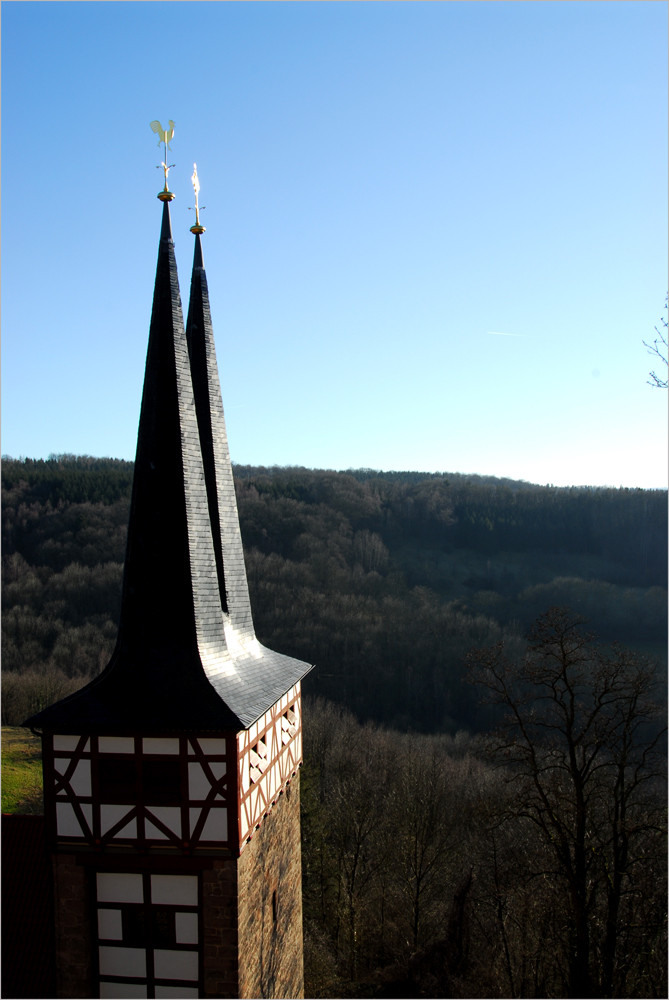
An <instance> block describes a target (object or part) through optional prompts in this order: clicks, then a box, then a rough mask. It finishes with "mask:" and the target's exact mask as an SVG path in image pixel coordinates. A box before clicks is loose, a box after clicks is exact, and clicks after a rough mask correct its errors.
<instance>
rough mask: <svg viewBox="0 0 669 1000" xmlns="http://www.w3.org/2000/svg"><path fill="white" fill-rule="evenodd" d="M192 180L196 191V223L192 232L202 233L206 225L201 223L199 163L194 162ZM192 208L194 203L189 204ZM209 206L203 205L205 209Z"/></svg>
mask: <svg viewBox="0 0 669 1000" xmlns="http://www.w3.org/2000/svg"><path fill="white" fill-rule="evenodd" d="M191 182H192V184H193V190H194V191H195V225H194V226H191V227H190V231H191V233H196V234H201V233H203V232H205V228H204V226H202V225H200V206H199V204H198V195H199V193H200V179H199V177H198V176H197V163H194V164H193V176H192V177H191ZM188 207H189V208H190V209H192V207H193V206H192V205H189V206H188ZM206 207H207V206H206V205H203V206H202V209H203V210H204V209H205V208H206Z"/></svg>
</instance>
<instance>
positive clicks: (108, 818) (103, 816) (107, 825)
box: [100, 806, 137, 837]
mask: <svg viewBox="0 0 669 1000" xmlns="http://www.w3.org/2000/svg"><path fill="white" fill-rule="evenodd" d="M131 809H132V807H131V806H100V830H101V832H102V836H103V837H104V835H105V834H106V833H108V832H109V831H110V830H111V828H112V827H113V826H116V824H117V823H118V822H120V820H122V819H123V817H124V816H128V815H129V814H130V812H131ZM115 836H117V837H136V836H137V820H136V819H135V818H134V817H133V818H132V819H131V820H129V821H128V822H127V823H126V825H125V826H123V827H121V829H120V830H118V831H117V833H116V834H115Z"/></svg>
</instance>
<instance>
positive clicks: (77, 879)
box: [53, 854, 95, 997]
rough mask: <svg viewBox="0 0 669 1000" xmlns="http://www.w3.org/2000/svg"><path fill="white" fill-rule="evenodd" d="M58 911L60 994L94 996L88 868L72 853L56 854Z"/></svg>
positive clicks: (54, 867) (55, 903) (57, 936)
mask: <svg viewBox="0 0 669 1000" xmlns="http://www.w3.org/2000/svg"><path fill="white" fill-rule="evenodd" d="M53 869H54V911H55V924H56V927H55V931H56V968H57V984H58V996H59V997H92V996H94V995H95V991H94V990H93V974H92V968H91V955H92V943H91V927H90V912H89V905H88V885H87V881H86V871H85V869H84V868H83V867H82V866H81V865H78V864H77V863H76V861H75V858H74V857H73V856H72V855H69V854H56V855H54V858H53Z"/></svg>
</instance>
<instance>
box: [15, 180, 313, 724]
mask: <svg viewBox="0 0 669 1000" xmlns="http://www.w3.org/2000/svg"><path fill="white" fill-rule="evenodd" d="M167 194H169V192H167ZM159 197H160V195H159ZM170 197H171V195H170ZM161 200H162V201H163V218H162V229H161V234H160V245H159V250H158V264H157V268H156V281H155V288H154V297H153V309H152V313H151V326H150V331H149V346H148V351H147V358H146V372H145V377H144V392H143V396H142V407H141V413H140V421H139V431H138V436H137V455H136V460H135V473H134V480H133V489H132V500H131V506H130V522H129V527H128V546H127V552H126V562H125V571H124V577H123V590H122V599H121V617H120V623H119V633H118V640H117V644H116V649H115V650H114V653H113V655H112V658H111V660H110V662H109V665H108V666H107V667H106V669H105V670H104V671H103V672H102V673H101V674H100V676H99V677H98V678H96V679H95V680H94V681H92V682H91V683H90V684H89V685H87V686H86V687H85V688H82V690H81V691H78V692H76V693H75V694H74V695H71V696H70V697H69V698H66V699H64V700H63V701H61V702H58V703H57V704H56V705H53V706H51V707H50V708H47V709H45V710H44V711H43V712H40V713H39V714H38V715H35V716H33V717H32V718H31V719H28V720H27V723H26V724H27V725H31V726H36V727H40V728H45V729H48V730H50V731H60V732H79V733H85V732H99V733H102V732H109V733H112V732H113V733H121V732H145V733H147V732H152V731H154V732H160V731H163V732H164V731H166V730H170V731H174V730H177V731H181V732H184V731H191V732H192V731H200V732H202V731H206V730H215V731H220V730H222V729H234V730H239V729H241V728H245V727H248V726H250V725H251V724H252V723H253V722H254V721H255V720H256V719H257V718H258V717H259V716H260V715H262V714H263V712H266V711H267V710H268V709H269V708H270V707H271V706H272V705H273V704H274V703H275V702H276V701H277V700H278V699H279V698H280V697H281V696H282V695H283V694H285V692H286V691H287V690H289V688H290V687H292V685H293V684H295V683H296V682H297V681H298V680H300V678H301V677H302V676H303V675H304V674H305V673H306V672H307V671H308V670H309V669H310V667H309V665H308V664H306V663H302V662H301V661H299V660H295V659H293V658H291V657H287V656H283V655H282V654H280V653H275V652H273V651H271V650H268V649H266V648H264V647H263V646H261V645H260V643H259V642H258V640H257V639H256V637H255V634H254V631H253V624H252V620H251V610H250V603H249V597H248V587H247V582H246V572H245V568H244V557H243V551H242V545H241V536H240V533H239V521H238V517H237V505H236V500H235V493H234V484H233V481H232V469H231V465H230V457H229V453H228V446H227V436H226V433H225V424H224V420H223V406H222V403H221V396H220V386H219V382H218V372H217V369H216V358H215V352H214V341H213V334H212V329H211V317H210V312H209V299H208V293H207V284H206V276H205V273H204V268H203V266H202V248H201V246H200V245H199V243H200V241H199V234H198V236H197V241H196V247H195V261H194V268H193V280H192V284H191V304H190V308H189V330H190V342H191V353H192V356H193V376H192V377H191V362H190V359H189V353H188V344H187V339H186V332H185V329H184V323H183V314H182V310H181V297H180V294H179V282H178V276H177V267H176V261H175V256H174V243H173V241H172V232H171V224H170V214H169V199H168V198H167V197H164V198H161ZM194 383H195V385H194ZM198 423H199V425H200V426H199V427H198ZM200 434H202V439H203V440H202V444H201V440H200ZM203 456H204V458H203ZM212 522H213V523H214V525H215V529H214V532H213V533H212ZM214 537H215V538H216V544H214Z"/></svg>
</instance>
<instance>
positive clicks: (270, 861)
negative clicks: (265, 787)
mask: <svg viewBox="0 0 669 1000" xmlns="http://www.w3.org/2000/svg"><path fill="white" fill-rule="evenodd" d="M299 779H300V775H299V772H298V773H297V774H296V775H295V777H294V778H293V780H292V781H291V782H290V784H289V785H288V786H287V790H286V791H285V792H284V793H283V795H281V796H280V797H279V799H278V801H277V803H276V805H274V806H273V808H272V809H271V810H270V812H269V813H268V815H267V816H266V817H265V819H264V820H263V823H262V826H261V827H260V829H259V830H256V831H255V833H254V835H253V837H252V839H251V841H250V843H248V844H247V845H246V847H245V848H244V850H243V851H242V854H241V856H240V858H239V862H238V865H239V873H238V898H239V994H238V995H239V996H240V997H274V998H281V997H291V998H292V997H294V998H298V997H303V996H304V966H303V958H302V861H301V848H300V781H299Z"/></svg>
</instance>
